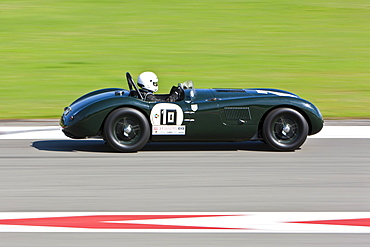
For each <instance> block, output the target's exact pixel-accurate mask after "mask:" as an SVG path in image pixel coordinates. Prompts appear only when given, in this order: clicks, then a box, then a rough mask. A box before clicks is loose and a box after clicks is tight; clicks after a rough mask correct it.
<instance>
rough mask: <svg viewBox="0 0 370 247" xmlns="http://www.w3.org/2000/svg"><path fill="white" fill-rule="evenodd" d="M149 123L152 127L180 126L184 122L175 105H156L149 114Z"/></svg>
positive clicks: (180, 110) (179, 108)
mask: <svg viewBox="0 0 370 247" xmlns="http://www.w3.org/2000/svg"><path fill="white" fill-rule="evenodd" d="M150 121H151V123H152V125H153V126H160V125H181V124H182V122H183V121H184V113H183V111H182V109H181V107H180V106H178V105H176V104H170V103H158V104H156V105H155V106H154V107H153V109H152V111H151V112H150Z"/></svg>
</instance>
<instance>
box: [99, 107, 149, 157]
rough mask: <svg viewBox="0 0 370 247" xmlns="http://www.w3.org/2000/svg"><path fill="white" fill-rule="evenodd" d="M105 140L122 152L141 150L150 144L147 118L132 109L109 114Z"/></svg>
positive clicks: (123, 109)
mask: <svg viewBox="0 0 370 247" xmlns="http://www.w3.org/2000/svg"><path fill="white" fill-rule="evenodd" d="M103 135H104V139H105V140H106V141H107V143H108V144H109V145H110V146H111V147H113V148H114V149H116V150H118V151H120V152H133V151H137V150H140V149H141V148H143V147H144V145H145V144H146V143H147V142H148V140H149V137H150V127H149V123H148V121H147V119H146V117H145V116H144V115H143V114H142V113H141V112H139V111H137V110H135V109H131V108H120V109H117V110H115V111H113V112H112V113H111V114H109V116H108V118H107V120H106V123H105V125H104V131H103Z"/></svg>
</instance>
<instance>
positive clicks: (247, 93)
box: [212, 88, 299, 98]
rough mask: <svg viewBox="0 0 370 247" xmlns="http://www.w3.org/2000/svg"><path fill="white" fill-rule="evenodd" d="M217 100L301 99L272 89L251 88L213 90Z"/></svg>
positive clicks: (292, 94)
mask: <svg viewBox="0 0 370 247" xmlns="http://www.w3.org/2000/svg"><path fill="white" fill-rule="evenodd" d="M212 91H213V94H214V95H215V97H216V98H229V97H230V98H234V97H235V98H237V97H266V96H267V97H293V98H299V97H298V95H296V94H294V93H291V92H288V91H284V90H280V89H271V88H250V89H213V90H212Z"/></svg>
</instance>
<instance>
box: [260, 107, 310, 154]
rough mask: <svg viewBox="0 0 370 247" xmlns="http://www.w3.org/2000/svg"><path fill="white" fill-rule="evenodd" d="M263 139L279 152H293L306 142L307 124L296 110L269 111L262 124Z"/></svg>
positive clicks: (279, 109)
mask: <svg viewBox="0 0 370 247" xmlns="http://www.w3.org/2000/svg"><path fill="white" fill-rule="evenodd" d="M262 131H263V132H262V133H263V138H264V140H265V141H266V143H267V144H268V145H270V146H271V147H272V148H274V149H276V150H279V151H293V150H295V149H297V148H299V147H300V146H302V144H303V143H304V142H305V141H306V139H307V135H308V124H307V121H306V119H305V118H304V117H303V116H302V115H301V114H300V113H299V112H298V111H296V110H293V109H290V108H278V109H275V110H273V111H271V112H270V113H269V114H268V115H267V117H266V119H265V121H264V123H263V130H262Z"/></svg>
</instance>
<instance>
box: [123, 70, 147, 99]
mask: <svg viewBox="0 0 370 247" xmlns="http://www.w3.org/2000/svg"><path fill="white" fill-rule="evenodd" d="M126 78H127V83H128V87H129V88H130V91H131V90H132V88H134V89H135V91H136V93H137V95H138V96H139V98H140V99H141V100H144V97H143V95H142V94H141V93H140V91H139V89H138V88H137V86H136V84H135V82H134V80H133V79H132V76H131V75H130V73H129V72H126Z"/></svg>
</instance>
